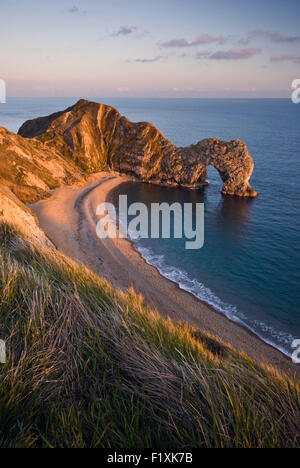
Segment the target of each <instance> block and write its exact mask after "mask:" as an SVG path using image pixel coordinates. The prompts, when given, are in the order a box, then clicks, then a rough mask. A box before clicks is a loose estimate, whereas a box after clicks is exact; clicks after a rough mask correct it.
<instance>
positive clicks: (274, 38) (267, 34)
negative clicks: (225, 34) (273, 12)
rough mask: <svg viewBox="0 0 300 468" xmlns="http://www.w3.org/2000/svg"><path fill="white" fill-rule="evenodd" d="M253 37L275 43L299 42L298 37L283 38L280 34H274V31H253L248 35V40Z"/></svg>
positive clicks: (299, 37) (299, 38)
mask: <svg viewBox="0 0 300 468" xmlns="http://www.w3.org/2000/svg"><path fill="white" fill-rule="evenodd" d="M255 37H262V38H265V39H269V40H270V41H271V42H277V43H285V44H286V43H291V44H292V43H295V42H300V36H285V35H283V34H281V33H278V32H274V31H264V30H263V29H255V30H254V31H251V32H250V33H249V40H250V38H255Z"/></svg>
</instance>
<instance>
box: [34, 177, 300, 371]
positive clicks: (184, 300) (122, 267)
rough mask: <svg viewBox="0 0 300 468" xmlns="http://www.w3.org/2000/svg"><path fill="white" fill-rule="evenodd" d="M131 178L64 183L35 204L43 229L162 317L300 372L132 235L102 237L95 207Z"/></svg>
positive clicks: (261, 361) (64, 248) (263, 360)
mask: <svg viewBox="0 0 300 468" xmlns="http://www.w3.org/2000/svg"><path fill="white" fill-rule="evenodd" d="M132 180H133V179H132V178H131V177H127V176H120V175H116V174H114V173H100V174H95V175H93V176H92V177H91V178H90V181H87V182H86V184H84V185H82V184H77V185H75V186H71V187H61V188H59V189H57V190H55V191H54V193H53V195H52V197H51V198H50V199H47V200H43V201H40V202H38V203H36V204H34V205H31V206H30V207H31V209H32V210H33V212H34V213H35V215H36V216H37V218H38V219H39V224H40V226H41V228H42V229H44V231H45V232H46V234H47V235H48V237H49V238H50V240H52V241H53V242H54V244H55V245H56V246H57V247H58V248H59V249H60V250H61V251H62V252H63V253H65V254H66V255H68V256H70V257H71V258H73V259H74V260H76V261H78V262H80V263H82V264H84V265H86V266H87V267H89V268H90V269H92V270H93V271H94V272H95V273H97V274H100V275H101V276H104V277H106V278H107V279H108V280H110V281H111V282H112V283H113V284H114V286H116V287H117V288H120V289H123V290H127V289H128V288H130V287H133V288H134V290H135V291H136V292H137V293H139V294H142V295H143V297H144V301H145V303H146V304H147V305H149V306H150V307H152V308H155V309H156V310H157V311H158V312H159V313H160V314H161V315H162V316H163V317H165V318H167V317H170V318H171V319H173V320H175V321H180V322H186V323H188V324H189V325H192V326H194V327H196V328H198V329H200V330H203V331H207V332H209V333H211V334H212V335H215V336H217V337H219V338H220V339H221V340H223V341H225V342H227V343H229V344H230V345H232V346H234V347H235V348H237V349H238V350H239V351H242V352H245V353H247V354H248V355H249V356H250V357H251V358H252V359H254V360H255V361H256V362H258V363H259V364H265V365H269V366H272V367H274V368H277V369H278V370H282V371H285V372H287V373H289V374H297V375H298V377H299V376H300V369H299V366H296V365H295V364H293V363H292V361H291V359H290V358H288V357H287V356H286V355H285V354H284V353H283V352H281V351H280V350H278V349H277V348H275V347H274V346H272V345H271V344H268V343H266V342H265V341H264V340H263V339H262V338H260V337H259V336H258V335H257V334H255V333H254V332H252V331H251V330H250V329H249V328H247V327H246V326H245V325H242V324H239V323H238V322H236V321H234V320H231V319H230V318H228V317H227V316H226V315H225V314H222V313H221V312H219V311H217V310H215V309H214V308H213V307H212V306H210V305H209V304H207V303H205V302H204V301H202V300H201V299H198V298H197V297H196V296H195V295H194V294H192V293H191V292H189V291H187V290H185V289H183V288H181V287H180V285H179V284H178V283H176V282H175V281H172V280H171V279H168V278H166V277H165V276H164V275H163V274H162V273H160V271H159V270H158V268H157V267H156V266H153V265H151V264H150V263H148V262H147V261H146V260H145V259H144V257H143V256H142V254H141V253H140V252H138V250H136V249H135V246H134V242H133V241H132V240H130V239H119V238H117V239H101V240H100V239H99V238H98V237H97V235H96V228H95V227H96V223H97V220H98V219H97V218H96V216H95V212H96V206H97V205H98V204H99V203H102V202H111V201H112V197H113V194H114V191H115V190H116V189H117V188H118V187H119V186H120V185H121V184H123V183H126V182H130V181H132ZM96 252H97V253H96ZM95 253H96V254H95ZM98 255H99V256H98Z"/></svg>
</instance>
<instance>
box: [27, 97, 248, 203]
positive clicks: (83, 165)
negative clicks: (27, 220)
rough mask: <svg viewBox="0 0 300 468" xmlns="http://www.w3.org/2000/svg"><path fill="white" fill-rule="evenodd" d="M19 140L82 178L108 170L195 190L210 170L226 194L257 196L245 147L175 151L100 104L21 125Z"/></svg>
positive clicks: (155, 133)
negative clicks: (74, 169)
mask: <svg viewBox="0 0 300 468" xmlns="http://www.w3.org/2000/svg"><path fill="white" fill-rule="evenodd" d="M19 135H20V136H22V137H25V138H27V139H28V138H30V139H31V140H30V142H31V144H32V145H38V144H40V145H42V146H41V147H42V150H43V151H47V152H50V153H53V154H55V155H56V158H57V157H62V159H63V160H64V164H65V163H66V162H68V164H71V163H72V164H75V166H76V167H78V168H79V169H81V170H82V171H83V172H85V173H86V172H87V173H92V172H97V171H100V170H103V169H104V168H107V167H109V168H110V169H112V170H115V171H118V172H121V173H126V174H130V175H133V176H135V177H137V178H138V179H140V180H142V181H144V182H152V183H162V184H170V185H180V186H188V187H197V186H200V185H203V184H205V182H206V177H207V166H209V165H212V166H214V167H215V168H216V169H217V170H218V171H219V174H220V176H221V179H222V180H223V182H224V185H223V193H224V194H227V195H236V196H241V197H255V196H257V193H256V192H255V191H254V190H253V188H252V187H251V185H250V184H249V182H248V181H249V178H250V176H251V174H252V172H253V168H254V164H253V159H252V157H251V156H250V154H249V153H248V150H247V147H246V145H245V143H243V142H241V141H239V140H235V141H232V142H229V143H228V142H223V141H220V140H218V139H207V140H203V141H201V142H199V143H197V144H196V145H191V146H189V147H185V148H177V147H176V146H175V145H174V144H173V143H171V142H170V141H169V140H168V139H167V138H165V136H164V135H163V134H162V133H161V132H160V131H159V130H158V129H156V128H155V127H154V126H153V125H151V124H149V123H146V122H141V123H133V122H130V121H129V120H128V119H126V118H125V117H123V116H122V115H121V114H120V113H119V112H118V111H117V110H115V109H114V108H112V107H109V106H105V105H103V104H97V103H93V102H89V101H85V100H80V101H79V102H78V103H77V104H75V106H73V107H70V108H69V109H67V110H65V111H63V112H59V113H56V114H53V115H51V116H48V117H42V118H39V119H35V120H32V121H28V122H25V124H24V125H23V126H22V127H21V128H20V130H19ZM27 141H28V140H27Z"/></svg>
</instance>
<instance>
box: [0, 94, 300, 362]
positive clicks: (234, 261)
mask: <svg viewBox="0 0 300 468" xmlns="http://www.w3.org/2000/svg"><path fill="white" fill-rule="evenodd" d="M95 100H96V101H98V102H104V103H106V104H110V105H113V106H115V107H116V108H118V109H119V110H120V112H122V113H123V114H125V115H126V116H127V117H129V118H130V119H131V120H133V121H145V120H146V121H150V122H152V123H153V124H155V125H156V126H157V127H158V128H159V129H161V130H162V131H163V133H164V134H165V135H166V136H167V137H168V138H170V139H171V140H172V141H173V142H174V143H175V144H176V145H178V146H183V145H189V144H191V143H196V142H197V141H199V140H201V139H203V138H207V137H216V136H217V137H219V138H221V139H225V140H231V139H235V138H240V139H241V140H244V141H245V142H246V143H247V145H248V148H249V151H250V152H251V154H252V156H253V158H254V162H255V170H254V174H253V176H252V179H251V183H252V185H253V186H254V188H255V189H256V190H257V191H258V192H259V193H260V196H259V198H257V199H255V200H239V199H235V198H224V197H222V195H221V194H220V190H221V187H222V184H221V181H220V177H219V175H218V173H217V172H216V170H215V169H213V168H210V170H209V180H210V181H211V185H210V186H209V187H205V188H203V189H202V190H199V191H188V190H176V189H165V188H160V187H155V186H148V185H143V184H139V183H134V184H127V185H126V186H122V187H121V189H120V193H127V194H128V197H129V201H130V202H135V201H143V202H145V203H147V204H149V203H151V201H167V202H170V203H172V202H174V201H177V202H178V201H179V202H204V203H205V245H204V247H203V249H201V250H199V251H186V250H185V248H184V241H182V240H174V239H170V240H139V241H137V242H136V248H137V249H138V250H139V251H140V252H141V254H142V255H143V256H144V258H145V259H146V260H147V261H148V262H149V263H151V264H153V265H155V266H156V267H157V268H158V269H159V270H160V272H161V273H162V274H164V275H165V276H166V277H168V278H170V279H172V280H174V281H176V282H177V283H178V284H179V285H180V286H181V287H182V288H184V289H186V290H188V291H190V292H192V293H193V294H194V295H195V296H197V297H198V298H200V299H202V300H204V301H206V302H207V303H209V304H210V305H212V306H213V307H214V308H215V309H217V310H218V311H220V312H222V313H224V314H226V315H227V316H228V317H229V318H231V319H232V320H235V321H238V322H240V323H243V324H244V325H245V326H247V327H248V328H250V329H251V330H253V331H254V332H255V333H256V334H257V335H259V336H260V337H261V338H263V339H264V340H265V341H267V342H269V343H271V344H273V345H274V346H276V347H277V348H279V349H281V350H282V351H283V352H285V353H286V354H291V343H292V341H293V339H300V183H299V178H300V105H298V106H297V105H295V104H292V102H290V101H288V100H201V99H199V100H198V99H194V100H185V99H178V100H176V99H170V100H164V99H99V98H97V99H95ZM74 102H75V99H12V100H8V103H7V104H6V105H0V125H2V126H4V127H7V128H8V129H9V130H12V131H16V130H17V129H18V128H19V126H20V125H21V124H22V123H23V122H24V121H25V120H27V119H29V118H34V117H37V116H41V115H47V114H49V113H51V112H54V111H57V110H60V109H63V108H65V107H67V106H69V105H71V104H73V103H74ZM117 195H118V194H116V196H117Z"/></svg>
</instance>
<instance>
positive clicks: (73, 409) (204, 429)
mask: <svg viewBox="0 0 300 468" xmlns="http://www.w3.org/2000/svg"><path fill="white" fill-rule="evenodd" d="M0 244H1V253H0V337H1V338H5V339H6V340H7V344H8V350H9V360H8V362H7V364H6V365H4V366H1V368H0V446H2V447H114V448H118V447H126V448H127V447H128V448H129V447H155V448H156V447H157V448H158V447H168V448H172V447H177V448H178V447H185V448H186V447H299V446H300V436H299V422H300V417H299V415H300V411H299V410H300V392H299V385H298V384H297V383H296V381H292V380H291V379H289V378H287V377H286V376H284V375H279V374H278V373H276V372H275V371H273V370H272V369H264V368H262V367H260V366H258V365H257V364H255V363H254V362H252V361H251V360H250V358H248V357H247V356H245V355H243V354H240V353H238V352H237V351H236V350H235V349H233V348H232V347H231V346H229V345H227V344H226V343H222V342H220V340H216V339H215V338H214V337H212V336H209V335H207V334H203V333H201V332H200V331H198V330H194V329H191V328H189V327H187V326H185V325H178V324H175V323H173V322H172V321H170V320H164V319H162V318H161V317H160V316H159V315H158V314H156V313H154V312H153V311H151V310H149V309H147V308H146V307H144V305H143V302H142V298H140V297H138V296H136V295H135V294H134V291H130V292H129V293H128V294H127V295H126V294H124V293H121V292H119V291H117V290H115V289H114V288H113V287H112V286H111V285H110V284H109V283H108V282H107V281H105V280H103V279H101V278H100V277H98V276H96V275H94V274H92V273H91V272H90V271H89V270H87V269H85V268H83V267H80V266H78V265H77V264H76V263H74V262H72V261H70V260H69V259H67V258H66V257H64V256H63V255H61V254H59V253H58V252H57V251H55V250H54V249H46V248H45V249H43V250H38V249H36V248H35V247H34V246H32V245H31V243H30V241H29V240H28V239H25V238H24V237H22V236H21V234H20V233H19V232H16V231H15V228H13V227H12V226H9V225H6V224H2V225H1V227H0Z"/></svg>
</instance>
